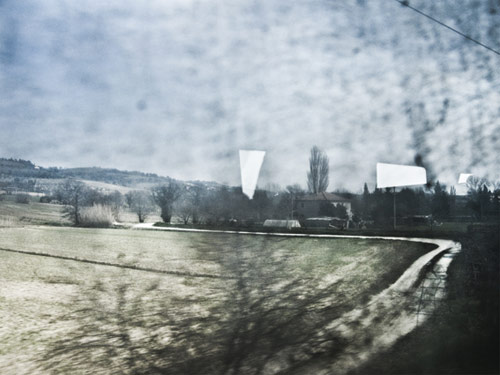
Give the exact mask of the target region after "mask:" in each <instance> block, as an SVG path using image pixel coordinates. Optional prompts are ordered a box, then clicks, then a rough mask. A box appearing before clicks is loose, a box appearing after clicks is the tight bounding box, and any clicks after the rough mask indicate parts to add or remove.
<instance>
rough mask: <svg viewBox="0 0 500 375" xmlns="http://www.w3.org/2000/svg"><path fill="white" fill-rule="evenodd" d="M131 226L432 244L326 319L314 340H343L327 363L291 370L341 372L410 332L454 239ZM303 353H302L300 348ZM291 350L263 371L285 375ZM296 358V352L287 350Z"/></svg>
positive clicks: (431, 301)
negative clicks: (355, 304)
mask: <svg viewBox="0 0 500 375" xmlns="http://www.w3.org/2000/svg"><path fill="white" fill-rule="evenodd" d="M133 228H134V229H149V230H167V231H188V232H212V233H214V232H215V233H235V234H249V235H266V236H284V237H312V238H358V239H359V238H361V239H383V240H392V241H410V242H420V243H429V244H435V245H436V246H437V248H436V249H435V250H432V251H430V252H428V253H427V254H425V255H423V256H421V257H420V258H418V259H417V260H416V261H415V262H414V263H413V264H412V265H411V266H410V267H409V268H408V269H407V270H406V271H405V272H404V273H403V274H402V275H401V276H400V277H399V279H398V280H397V281H396V282H395V283H394V284H392V285H391V286H389V287H388V288H387V289H385V290H383V291H382V292H380V293H379V294H377V295H375V296H373V297H372V298H371V299H370V301H369V302H368V303H366V304H365V305H363V306H361V307H359V308H356V309H353V310H351V311H349V312H347V313H345V314H344V315H342V316H341V317H340V318H338V319H336V320H334V321H332V322H331V323H330V324H329V325H328V326H327V327H325V328H324V329H323V330H322V331H321V332H319V333H318V338H321V337H322V336H325V335H327V334H329V333H335V334H336V335H339V336H341V337H343V338H344V339H345V340H346V342H347V343H348V344H347V345H346V347H345V348H344V349H343V350H342V352H341V353H340V354H339V355H338V356H336V359H335V361H334V362H333V363H325V362H321V361H317V360H313V361H311V362H310V363H309V362H308V361H307V355H305V354H304V365H303V366H301V367H300V368H298V369H297V368H296V369H295V370H294V373H297V374H299V373H300V374H302V373H310V374H312V373H314V374H325V375H326V374H332V373H334V374H345V373H347V372H348V371H350V370H353V369H354V368H356V367H358V366H360V365H361V364H363V363H364V362H365V361H367V360H368V359H369V358H370V357H371V356H373V355H374V354H376V353H378V352H380V351H383V350H385V349H388V348H389V347H390V346H392V345H393V344H394V343H395V342H396V340H398V339H399V338H400V337H402V336H404V335H406V334H408V333H410V332H411V331H412V330H413V329H414V328H415V327H417V325H418V324H421V323H423V322H424V321H425V320H426V319H427V317H428V316H430V315H431V314H432V313H433V311H434V310H435V308H436V307H437V305H438V304H439V303H440V301H441V300H442V299H443V298H444V296H445V294H446V289H445V288H446V275H447V274H446V273H447V270H448V266H449V265H450V263H451V261H452V260H453V257H454V255H455V254H457V253H458V252H459V251H460V250H461V245H460V243H457V242H454V241H451V240H443V239H429V238H403V237H382V236H376V237H375V236H350V235H328V234H323V235H312V234H296V233H264V232H243V231H223V230H213V231H212V230H205V229H182V228H166V227H154V226H153V224H152V223H146V224H138V225H135V226H134V227H133ZM304 352H305V351H304ZM290 354H292V353H285V352H284V353H283V355H282V356H281V359H280V360H279V361H277V362H276V363H272V364H270V365H269V366H268V367H267V369H266V373H268V374H275V373H280V372H282V373H290V367H289V366H288V363H287V359H286V358H288V357H289V355H290ZM293 355H294V356H297V355H298V356H300V355H301V353H293Z"/></svg>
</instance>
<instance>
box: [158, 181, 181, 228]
mask: <svg viewBox="0 0 500 375" xmlns="http://www.w3.org/2000/svg"><path fill="white" fill-rule="evenodd" d="M181 194H182V190H181V187H180V185H179V184H178V183H177V182H175V181H170V182H169V183H168V184H166V185H160V186H156V187H154V188H153V189H152V195H153V201H154V202H155V203H156V204H157V205H158V206H160V210H161V214H160V216H161V218H162V220H163V222H165V223H170V220H171V219H172V214H173V206H174V203H175V202H176V201H177V200H178V199H179V198H180V196H181Z"/></svg>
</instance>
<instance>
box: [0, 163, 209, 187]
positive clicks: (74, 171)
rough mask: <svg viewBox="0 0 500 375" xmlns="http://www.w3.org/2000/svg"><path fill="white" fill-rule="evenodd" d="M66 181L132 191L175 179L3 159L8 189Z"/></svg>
mask: <svg viewBox="0 0 500 375" xmlns="http://www.w3.org/2000/svg"><path fill="white" fill-rule="evenodd" d="M66 178H75V179H79V180H87V181H97V182H102V183H105V184H112V185H119V186H125V187H128V188H143V187H144V186H152V185H157V184H162V183H167V182H169V181H171V180H173V179H172V178H170V177H164V176H158V175H157V174H155V173H143V172H138V171H120V170H118V169H114V168H99V167H84V168H56V167H49V168H45V167H41V166H37V165H35V164H34V163H33V162H31V161H29V160H22V159H13V158H9V159H7V158H0V183H1V184H2V185H4V186H7V185H12V184H14V185H15V186H16V187H18V188H23V189H27V190H32V188H30V186H33V187H34V183H33V182H31V183H30V182H29V181H28V180H37V179H38V180H39V179H49V180H61V179H66ZM192 183H195V184H201V185H204V186H207V187H210V186H216V185H219V184H217V183H215V182H201V181H196V182H192ZM0 186H1V185H0Z"/></svg>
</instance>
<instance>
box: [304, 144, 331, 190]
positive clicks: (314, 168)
mask: <svg viewBox="0 0 500 375" xmlns="http://www.w3.org/2000/svg"><path fill="white" fill-rule="evenodd" d="M328 170H329V160H328V156H327V155H326V153H324V152H323V151H321V150H320V149H319V148H318V147H317V146H314V147H313V148H312V149H311V156H310V157H309V172H307V186H308V188H309V191H310V192H311V193H314V194H316V193H321V192H324V191H326V188H327V187H328Z"/></svg>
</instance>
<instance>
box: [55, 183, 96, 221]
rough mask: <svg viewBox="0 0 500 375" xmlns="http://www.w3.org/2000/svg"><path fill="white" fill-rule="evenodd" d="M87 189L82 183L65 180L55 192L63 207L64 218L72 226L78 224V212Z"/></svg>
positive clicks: (82, 204)
mask: <svg viewBox="0 0 500 375" xmlns="http://www.w3.org/2000/svg"><path fill="white" fill-rule="evenodd" d="M88 191H89V189H88V188H87V187H86V186H85V184H84V183H83V182H80V181H76V180H73V179H67V180H66V181H65V182H63V183H62V184H61V185H59V187H58V188H57V191H56V197H57V199H58V200H59V201H60V202H61V203H63V204H64V205H65V207H64V209H63V212H64V216H66V217H68V218H69V219H70V220H71V221H72V222H73V224H75V225H79V224H80V211H81V208H82V207H83V206H84V205H85V200H86V195H87V194H88Z"/></svg>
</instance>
